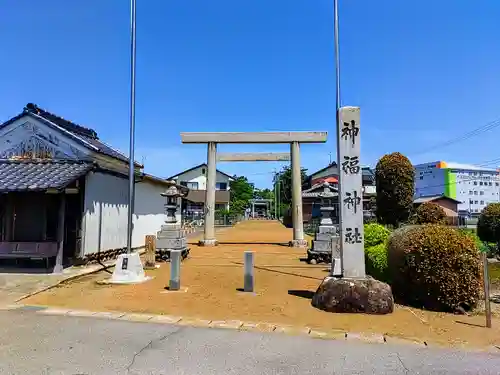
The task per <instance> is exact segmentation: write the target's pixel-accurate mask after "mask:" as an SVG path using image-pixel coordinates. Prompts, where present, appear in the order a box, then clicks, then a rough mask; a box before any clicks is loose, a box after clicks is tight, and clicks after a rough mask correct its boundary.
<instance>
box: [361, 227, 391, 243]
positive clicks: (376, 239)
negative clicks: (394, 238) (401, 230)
mask: <svg viewBox="0 0 500 375" xmlns="http://www.w3.org/2000/svg"><path fill="white" fill-rule="evenodd" d="M364 227H365V247H371V246H375V245H379V244H381V243H383V242H386V241H387V239H388V238H389V234H391V232H390V231H389V230H388V229H387V228H386V227H384V226H383V225H380V224H377V223H370V224H365V226H364Z"/></svg>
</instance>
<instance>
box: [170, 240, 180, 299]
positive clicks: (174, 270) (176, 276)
mask: <svg viewBox="0 0 500 375" xmlns="http://www.w3.org/2000/svg"><path fill="white" fill-rule="evenodd" d="M181 253H182V251H181V250H170V284H169V286H168V289H169V290H179V289H180V287H181Z"/></svg>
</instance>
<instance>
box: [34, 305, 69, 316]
mask: <svg viewBox="0 0 500 375" xmlns="http://www.w3.org/2000/svg"><path fill="white" fill-rule="evenodd" d="M70 311H71V310H70V309H58V308H52V307H49V308H48V309H45V310H40V311H37V313H38V314H46V315H67V314H68V313H69V312H70Z"/></svg>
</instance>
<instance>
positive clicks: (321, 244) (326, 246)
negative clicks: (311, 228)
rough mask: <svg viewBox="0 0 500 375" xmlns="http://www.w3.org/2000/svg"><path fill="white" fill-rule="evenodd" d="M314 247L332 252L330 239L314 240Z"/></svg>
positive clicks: (316, 249) (325, 251) (321, 250)
mask: <svg viewBox="0 0 500 375" xmlns="http://www.w3.org/2000/svg"><path fill="white" fill-rule="evenodd" d="M312 249H313V250H314V251H318V252H322V253H331V252H332V244H331V242H330V241H315V240H313V241H312Z"/></svg>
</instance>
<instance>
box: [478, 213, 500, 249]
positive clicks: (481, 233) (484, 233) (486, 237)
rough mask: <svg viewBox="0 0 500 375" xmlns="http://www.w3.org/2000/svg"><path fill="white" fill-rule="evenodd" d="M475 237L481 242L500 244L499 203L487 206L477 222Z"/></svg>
mask: <svg viewBox="0 0 500 375" xmlns="http://www.w3.org/2000/svg"><path fill="white" fill-rule="evenodd" d="M477 235H478V237H479V238H480V239H481V241H485V242H495V243H499V242H500V203H490V204H489V205H487V206H486V207H485V208H484V210H483V212H482V213H481V216H479V220H478V222H477Z"/></svg>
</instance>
